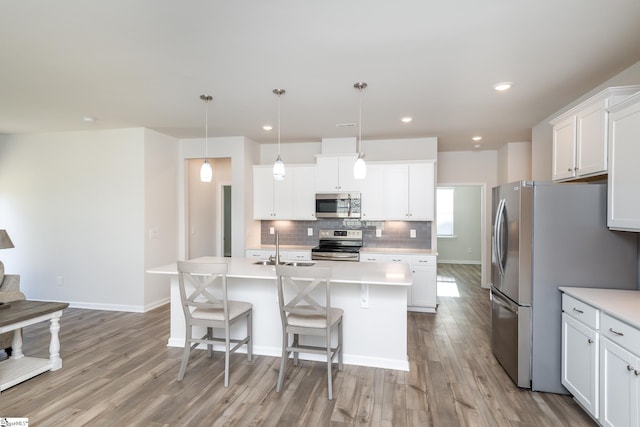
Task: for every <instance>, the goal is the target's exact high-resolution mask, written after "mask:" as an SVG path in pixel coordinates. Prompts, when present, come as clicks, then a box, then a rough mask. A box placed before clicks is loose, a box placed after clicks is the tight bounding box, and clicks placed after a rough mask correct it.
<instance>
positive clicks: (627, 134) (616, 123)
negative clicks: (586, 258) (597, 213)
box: [607, 92, 640, 231]
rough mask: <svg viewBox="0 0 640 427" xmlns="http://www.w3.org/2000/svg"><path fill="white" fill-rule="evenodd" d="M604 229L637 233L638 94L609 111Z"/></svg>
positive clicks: (639, 217) (639, 205)
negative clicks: (605, 221) (607, 175)
mask: <svg viewBox="0 0 640 427" xmlns="http://www.w3.org/2000/svg"><path fill="white" fill-rule="evenodd" d="M609 136H610V141H609V179H608V191H607V198H608V200H607V225H608V226H609V228H611V229H614V230H625V231H640V197H638V195H639V194H640V191H639V190H638V185H639V184H640V162H639V160H640V92H639V93H637V94H636V95H634V96H632V97H630V98H628V99H627V100H626V101H623V102H621V103H619V104H617V105H615V106H614V107H612V108H611V109H610V116H609Z"/></svg>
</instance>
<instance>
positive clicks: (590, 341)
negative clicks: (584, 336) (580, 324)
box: [587, 338, 595, 344]
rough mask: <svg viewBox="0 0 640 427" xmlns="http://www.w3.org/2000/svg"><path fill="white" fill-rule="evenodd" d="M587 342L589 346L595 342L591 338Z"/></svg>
mask: <svg viewBox="0 0 640 427" xmlns="http://www.w3.org/2000/svg"><path fill="white" fill-rule="evenodd" d="M587 342H588V343H589V344H593V343H594V342H595V341H593V340H592V339H591V338H589V339H588V340H587Z"/></svg>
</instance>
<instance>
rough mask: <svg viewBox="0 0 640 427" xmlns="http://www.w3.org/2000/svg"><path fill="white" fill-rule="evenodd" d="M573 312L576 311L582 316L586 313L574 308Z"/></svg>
mask: <svg viewBox="0 0 640 427" xmlns="http://www.w3.org/2000/svg"><path fill="white" fill-rule="evenodd" d="M573 311H575V312H576V313H580V314H584V311H582V310H578V309H577V308H575V307H573Z"/></svg>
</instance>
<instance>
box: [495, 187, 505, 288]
mask: <svg viewBox="0 0 640 427" xmlns="http://www.w3.org/2000/svg"><path fill="white" fill-rule="evenodd" d="M505 209H506V200H505V199H500V202H499V203H498V209H497V212H496V222H495V224H494V229H493V239H494V248H495V258H496V263H497V265H498V271H499V272H500V276H504V267H505V259H504V251H503V249H504V248H503V247H502V242H503V239H502V238H501V236H502V235H501V231H502V227H503V225H504V213H505Z"/></svg>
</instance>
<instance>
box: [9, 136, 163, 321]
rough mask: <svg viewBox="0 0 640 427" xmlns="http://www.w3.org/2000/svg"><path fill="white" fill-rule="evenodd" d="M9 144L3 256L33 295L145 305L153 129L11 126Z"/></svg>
mask: <svg viewBox="0 0 640 427" xmlns="http://www.w3.org/2000/svg"><path fill="white" fill-rule="evenodd" d="M161 144H162V143H161ZM0 153H1V155H0V200H1V202H0V222H1V226H2V228H6V229H7V230H8V232H9V233H10V236H11V238H12V240H13V242H14V244H15V246H16V248H15V249H11V250H5V251H3V253H2V256H3V259H4V260H5V261H6V264H7V270H8V272H11V273H18V274H20V275H21V287H22V289H23V291H24V292H25V294H26V295H27V297H28V298H31V299H40V300H53V301H67V302H70V303H71V304H72V305H74V306H80V307H90V308H104V309H119V310H128V311H142V310H143V306H144V305H145V298H144V292H145V287H144V283H145V273H144V263H145V257H144V253H145V239H144V234H145V232H144V230H145V188H144V187H145V133H144V130H143V129H118V130H105V131H83V132H59V133H45V134H26V135H5V136H2V137H0ZM162 157H163V155H162V154H160V156H159V158H162ZM150 164H155V161H151V162H150ZM150 179H153V178H152V177H151V176H150ZM169 181H170V180H169ZM170 191H171V189H170ZM57 277H61V278H62V281H63V284H62V286H58V285H57ZM167 296H168V292H167Z"/></svg>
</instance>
